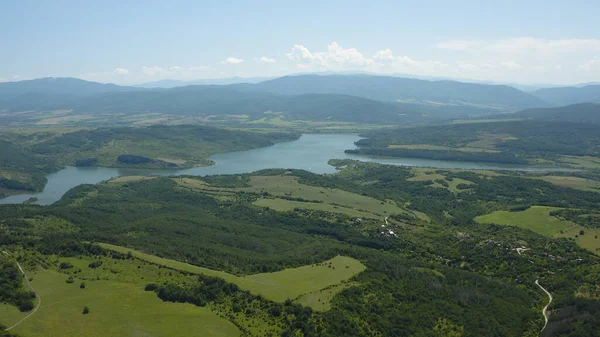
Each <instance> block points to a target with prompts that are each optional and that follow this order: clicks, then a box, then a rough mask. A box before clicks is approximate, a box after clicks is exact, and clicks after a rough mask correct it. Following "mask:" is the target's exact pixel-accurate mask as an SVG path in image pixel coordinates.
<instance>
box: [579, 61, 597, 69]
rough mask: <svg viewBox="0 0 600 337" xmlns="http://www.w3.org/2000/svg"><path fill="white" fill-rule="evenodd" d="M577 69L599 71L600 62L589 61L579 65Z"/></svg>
mask: <svg viewBox="0 0 600 337" xmlns="http://www.w3.org/2000/svg"><path fill="white" fill-rule="evenodd" d="M579 68H580V69H582V70H585V71H600V60H589V61H587V62H585V63H584V64H582V65H580V66H579Z"/></svg>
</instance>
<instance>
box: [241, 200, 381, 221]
mask: <svg viewBox="0 0 600 337" xmlns="http://www.w3.org/2000/svg"><path fill="white" fill-rule="evenodd" d="M252 204H253V205H256V206H260V207H269V208H271V209H274V210H276V211H279V212H289V211H293V210H294V209H295V208H301V209H312V210H318V211H326V212H333V213H343V214H346V215H348V216H351V217H356V218H373V219H380V218H381V217H380V216H377V215H375V214H373V213H368V212H363V211H358V210H355V209H352V208H348V207H343V206H336V205H332V204H325V203H315V202H302V201H293V200H285V199H279V198H274V199H270V198H269V199H267V198H262V199H258V200H256V201H255V202H253V203H252Z"/></svg>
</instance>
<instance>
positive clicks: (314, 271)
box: [99, 243, 366, 302]
mask: <svg viewBox="0 0 600 337" xmlns="http://www.w3.org/2000/svg"><path fill="white" fill-rule="evenodd" d="M99 245H100V246H102V247H103V248H106V249H110V250H113V251H116V252H119V253H122V254H127V253H129V252H131V253H132V255H133V256H134V257H136V258H138V259H141V260H143V261H147V262H151V263H154V264H157V265H161V266H165V267H168V268H172V269H175V270H180V271H185V272H188V273H193V274H204V275H207V276H214V277H220V278H222V279H224V280H225V281H227V282H231V283H234V284H237V285H238V286H239V287H240V288H241V289H244V290H248V291H250V292H252V293H254V294H260V295H262V296H264V297H265V298H267V299H270V300H273V301H278V302H283V301H285V300H287V299H296V298H298V297H299V296H301V295H304V294H307V293H311V292H315V291H319V290H322V289H325V288H327V287H330V286H334V285H339V284H342V283H343V282H345V281H347V280H349V279H350V278H352V277H353V276H355V275H357V274H358V273H360V272H362V271H363V270H364V269H365V268H366V267H365V266H364V265H363V264H362V263H360V261H358V260H355V259H353V258H350V257H345V256H337V257H334V258H333V259H331V260H328V261H325V262H322V263H318V264H313V265H309V266H302V267H298V268H288V269H285V270H282V271H278V272H273V273H261V274H254V275H248V276H236V275H232V274H229V273H225V272H222V271H216V270H211V269H208V268H202V267H198V266H194V265H191V264H187V263H184V262H179V261H174V260H170V259H165V258H161V257H158V256H154V255H150V254H145V253H142V252H139V251H136V250H131V249H128V248H126V247H120V246H115V245H110V244H106V243H100V244H99Z"/></svg>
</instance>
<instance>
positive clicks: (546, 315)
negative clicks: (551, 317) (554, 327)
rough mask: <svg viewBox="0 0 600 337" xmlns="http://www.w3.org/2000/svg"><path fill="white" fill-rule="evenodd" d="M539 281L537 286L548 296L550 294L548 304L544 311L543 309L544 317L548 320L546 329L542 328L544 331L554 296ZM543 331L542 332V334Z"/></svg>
mask: <svg viewBox="0 0 600 337" xmlns="http://www.w3.org/2000/svg"><path fill="white" fill-rule="evenodd" d="M538 281H539V280H535V284H537V286H538V287H540V289H542V290H543V291H544V292H545V293H546V294H548V298H550V300H549V301H548V304H546V306H545V307H544V309H542V314H543V315H544V319H545V320H546V322H545V323H544V327H543V328H542V331H544V329H546V325H548V313H547V312H546V311H547V310H548V306H549V305H550V303H552V294H550V292H549V291H548V290H546V289H544V287H542V286H541V285H540V283H539V282H538ZM542 331H540V333H541V332H542Z"/></svg>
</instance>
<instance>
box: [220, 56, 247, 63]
mask: <svg viewBox="0 0 600 337" xmlns="http://www.w3.org/2000/svg"><path fill="white" fill-rule="evenodd" d="M243 62H244V60H242V59H238V58H235V57H228V58H226V59H225V60H224V61H223V62H221V63H222V64H240V63H243Z"/></svg>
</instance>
